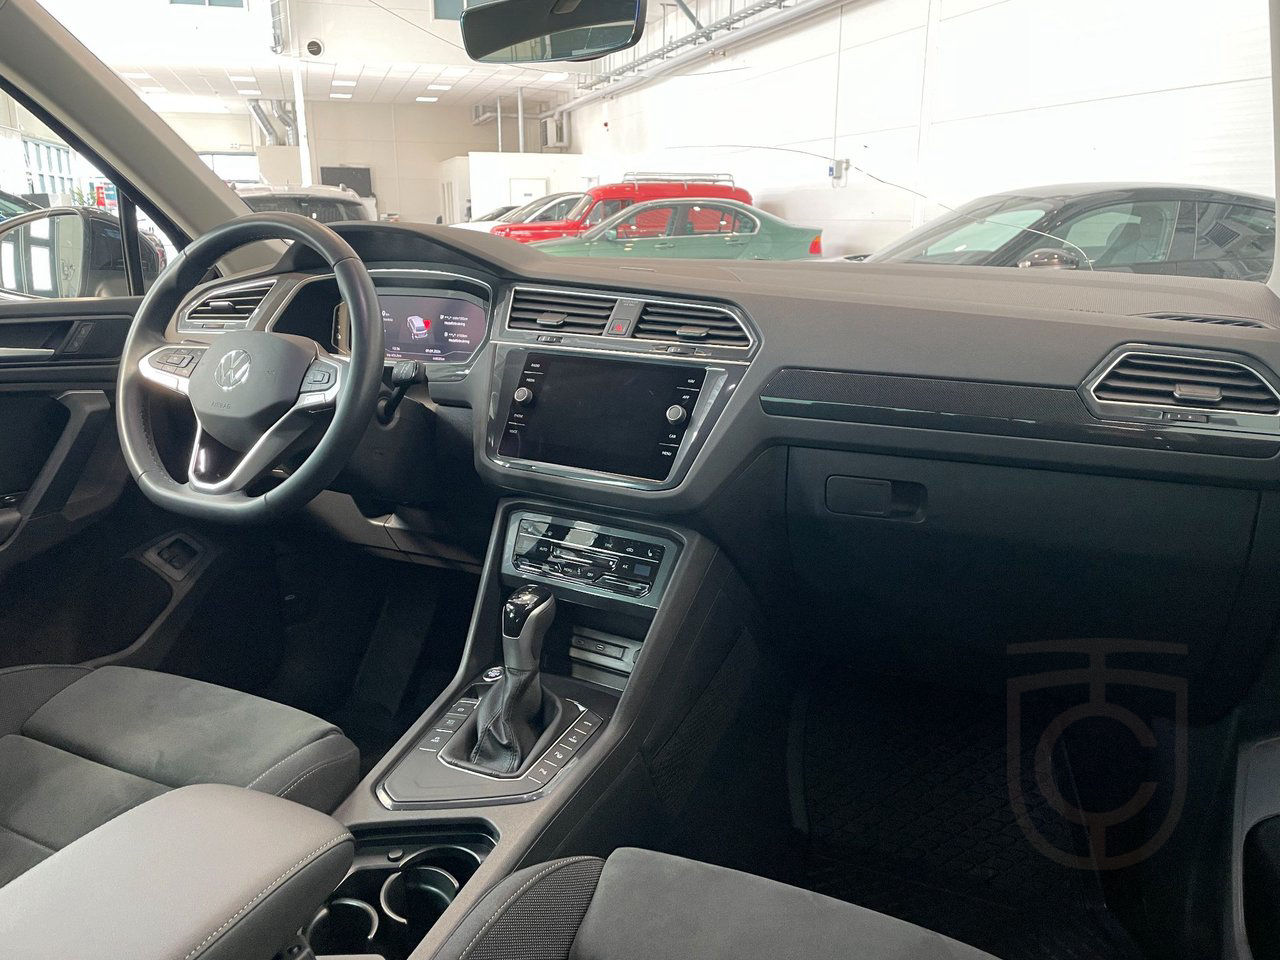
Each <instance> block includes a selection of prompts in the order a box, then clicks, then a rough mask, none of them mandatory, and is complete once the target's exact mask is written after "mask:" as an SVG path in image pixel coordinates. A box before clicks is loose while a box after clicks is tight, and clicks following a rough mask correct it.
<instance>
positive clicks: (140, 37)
mask: <svg viewBox="0 0 1280 960" xmlns="http://www.w3.org/2000/svg"><path fill="white" fill-rule="evenodd" d="M39 2H41V3H43V4H44V5H45V6H46V7H47V8H48V9H49V10H50V11H51V12H52V13H53V14H54V16H55V17H57V19H58V20H59V21H60V22H61V23H62V24H63V25H64V26H66V27H67V29H68V30H70V31H71V33H72V34H73V35H74V36H75V37H76V38H78V39H79V40H80V41H81V42H83V43H84V44H85V45H86V46H87V47H88V48H89V49H90V50H91V51H92V52H93V53H94V54H95V55H97V56H98V57H99V58H100V59H101V60H102V61H103V62H104V63H106V64H107V65H108V66H109V67H111V68H112V69H113V70H115V71H116V72H117V73H118V74H119V76H120V77H121V78H123V80H124V81H125V82H126V83H127V84H128V85H129V86H130V87H132V88H133V90H134V91H136V93H137V94H138V96H139V98H140V99H141V102H142V103H143V104H145V105H146V106H147V107H149V108H150V109H152V110H154V111H155V112H156V113H158V114H159V116H160V117H161V118H162V119H163V120H165V121H166V122H167V123H168V124H169V125H170V126H171V127H172V128H173V129H174V130H175V131H176V132H177V133H178V134H179V135H180V136H181V137H182V138H183V139H184V140H185V141H186V142H187V143H188V144H190V146H191V148H192V149H193V151H195V153H196V154H198V155H199V157H200V158H201V160H203V162H205V163H206V164H208V165H209V166H210V168H211V169H213V170H214V172H215V173H216V174H217V176H218V177H219V178H221V179H223V180H224V181H226V182H228V183H231V184H235V185H238V186H239V187H241V188H245V189H247V188H249V187H263V186H266V187H273V188H282V187H283V188H290V189H293V188H297V189H299V190H305V189H307V188H310V187H313V186H321V185H328V186H338V185H343V186H344V187H345V188H346V189H349V190H351V191H353V192H354V193H356V194H358V195H359V197H360V202H361V203H362V204H363V205H364V206H365V208H366V213H367V215H368V216H370V217H373V218H375V219H382V220H403V221H408V222H413V223H426V224H445V225H458V226H460V227H461V226H463V225H466V228H467V229H472V230H476V229H478V230H483V231H496V232H497V233H498V235H500V236H504V237H507V238H509V239H510V240H511V241H512V242H518V243H525V244H541V243H550V242H554V241H561V240H580V239H583V237H584V235H586V236H588V237H590V238H598V237H600V236H601V235H602V233H601V231H600V228H601V226H602V225H603V224H605V223H609V222H612V221H614V219H615V218H617V217H618V216H619V215H620V214H623V213H624V212H625V211H626V210H627V208H629V207H630V206H632V205H633V204H635V203H646V202H660V201H664V200H667V201H676V200H680V201H685V200H690V201H697V200H701V201H704V202H711V201H714V200H716V199H731V200H734V201H736V202H739V203H743V204H746V205H747V206H748V207H750V208H751V210H752V212H751V213H750V216H752V217H754V218H755V219H756V220H758V221H759V223H760V227H759V229H758V230H755V231H753V232H750V233H747V232H743V231H736V232H732V231H730V232H726V233H724V234H723V236H722V237H721V239H720V242H718V243H712V242H710V241H706V242H703V241H699V242H671V243H662V244H641V243H636V244H630V245H626V247H625V249H623V248H621V247H620V248H619V249H618V250H616V251H614V254H616V255H617V256H631V257H642V256H643V257H666V258H687V259H742V260H815V259H822V260H830V261H832V262H833V268H838V269H846V270H865V269H870V268H871V267H869V266H868V265H864V264H862V263H854V262H851V261H853V260H868V261H870V262H871V263H872V264H874V263H875V262H881V261H888V262H898V263H905V264H912V265H920V266H921V267H922V268H931V267H935V266H940V265H950V266H953V267H959V266H964V267H975V268H976V267H1005V268H1009V269H1020V268H1025V269H1036V268H1039V267H1044V266H1047V267H1053V268H1056V269H1074V270H1079V271H1084V272H1089V271H1121V272H1141V273H1144V274H1166V275H1171V276H1175V275H1176V276H1198V277H1205V278H1227V279H1242V278H1243V279H1251V280H1259V279H1265V278H1266V277H1267V276H1268V275H1269V273H1270V270H1271V261H1272V259H1273V257H1274V251H1275V240H1274V238H1275V210H1274V196H1275V172H1274V164H1273V150H1272V136H1271V129H1272V116H1271V76H1270V75H1271V58H1270V43H1269V36H1270V29H1269V19H1268V4H1267V0H1228V3H1227V4H1226V5H1225V6H1223V5H1211V4H1168V3H1160V2H1158V0H1134V2H1131V3H1124V4H1102V3H1096V4H1095V3H1093V2H1092V0H1089V2H1088V3H1086V5H1085V7H1083V8H1082V7H1080V5H1079V4H1058V5H1052V4H1044V3H1037V2H1036V0H1006V2H1005V3H989V2H978V3H974V2H963V3H960V2H955V3H944V2H942V0H931V2H923V0H922V2H919V3H916V2H913V0H871V2H865V3H857V4H850V3H844V4H838V3H830V4H828V3H825V2H824V0H805V2H804V3H803V4H802V5H801V6H803V11H801V10H800V9H799V8H798V7H796V6H793V5H785V4H784V5H782V6H779V5H777V4H755V5H753V4H738V5H726V3H725V2H724V0H689V2H688V3H687V4H683V5H680V4H677V5H672V4H656V3H651V4H649V5H648V12H647V14H646V20H645V23H644V30H643V33H642V34H641V36H640V37H639V41H638V42H637V43H636V44H635V45H634V46H630V47H628V48H626V49H622V50H619V51H618V52H615V53H611V54H609V55H607V56H604V57H602V58H600V59H596V60H582V61H577V62H573V61H556V62H528V61H526V62H508V63H503V62H478V61H476V60H472V59H471V58H470V57H468V56H467V54H466V51H465V49H464V45H463V42H462V34H461V31H460V28H459V17H460V15H461V12H462V10H463V9H464V4H462V3H460V2H456V0H404V2H402V3H397V4H389V3H387V2H385V0H377V2H374V0H306V2H303V0H270V2H268V0H116V2H115V3H113V4H111V9H112V15H111V16H109V17H104V16H103V14H102V10H103V6H102V4H101V2H100V0H39ZM496 2H497V3H502V2H504V0H496ZM684 8H687V9H684ZM504 9H505V8H504ZM511 9H512V10H514V7H513V8H511ZM533 46H534V47H536V46H537V45H536V44H534V45H533ZM1046 51H1053V53H1054V55H1055V57H1056V58H1057V60H1058V62H1059V63H1060V64H1070V66H1068V67H1065V68H1060V69H1048V68H1047V67H1046V64H1045V57H1046ZM518 52H520V53H521V56H522V57H526V56H527V57H532V56H534V54H536V53H538V50H535V49H533V47H530V49H528V50H525V49H523V48H521V51H518ZM508 53H510V51H508ZM495 59H501V57H497V58H495ZM1085 64H1087V69H1084V68H1083V66H1084V65H1085ZM10 127H11V128H12V130H13V131H14V132H13V133H12V135H11V140H12V144H11V145H10V146H9V147H8V149H7V150H6V151H0V163H3V164H7V167H8V168H7V169H5V170H3V171H0V191H7V192H9V193H11V194H13V195H14V196H18V197H27V196H31V197H33V198H34V199H35V200H36V202H39V203H44V202H46V200H45V198H46V197H47V198H48V200H47V202H51V203H56V202H63V198H64V197H71V196H72V195H74V191H75V190H77V189H78V190H82V191H83V190H85V188H87V187H88V182H87V178H85V177H80V178H79V179H83V180H86V182H85V183H84V184H83V185H81V184H79V183H78V182H75V183H73V182H72V181H73V180H76V179H77V178H76V177H72V178H69V179H68V178H67V177H66V175H65V174H64V173H62V172H60V171H59V170H58V169H57V167H56V162H57V161H58V157H57V156H53V157H52V158H49V157H45V156H44V154H43V151H42V150H41V151H34V147H33V148H32V149H33V151H34V152H32V153H31V154H30V155H28V156H24V154H23V153H22V149H23V142H24V141H30V142H31V143H32V144H37V143H39V144H43V143H44V142H45V140H47V137H45V136H44V134H43V133H39V132H36V133H32V132H25V133H24V132H23V130H22V129H20V127H21V124H20V123H17V122H16V121H15V122H13V123H11V124H10ZM4 129H7V128H6V127H5V121H4V118H3V114H2V113H0V131H3V130H4ZM6 158H7V159H6ZM49 162H53V163H55V167H54V168H53V170H49V169H46V165H47V164H48V163H49ZM51 174H52V178H51V177H50V175H51ZM41 176H44V177H45V181H41V180H40V177H41ZM41 182H45V184H46V186H45V188H44V189H42V188H41V186H40V183H41ZM49 183H52V184H53V185H54V187H53V188H52V189H51V188H50V187H49V186H48V184H49ZM619 188H625V189H619ZM1157 190H1158V191H1160V192H1153V191H1157ZM597 197H607V198H608V199H600V200H597V199H596V198H597ZM271 203H276V204H277V205H279V204H283V201H278V202H277V201H268V200H265V199H260V200H255V201H253V202H252V205H253V206H255V207H257V208H264V207H265V206H266V205H267V204H271ZM285 208H286V209H295V208H293V207H285ZM504 208H511V209H509V210H508V211H507V212H505V213H501V214H500V215H499V211H501V210H503V209H504ZM320 210H321V208H320V207H319V206H313V207H311V209H310V210H309V211H308V212H307V215H315V216H316V217H317V219H322V220H328V219H331V218H332V219H345V218H348V217H351V216H355V215H359V214H358V213H357V212H356V211H355V210H354V208H346V209H342V210H338V209H335V208H334V207H333V206H329V207H325V208H324V210H325V211H327V212H319V211H320ZM485 211H487V213H485V214H484V216H485V217H486V218H488V219H481V217H480V216H478V215H477V214H479V213H481V212H485ZM1076 218H1083V219H1076ZM494 220H496V221H497V222H496V223H495V222H494ZM675 239H677V240H678V239H679V238H675ZM614 254H611V255H614ZM600 255H603V254H600Z"/></svg>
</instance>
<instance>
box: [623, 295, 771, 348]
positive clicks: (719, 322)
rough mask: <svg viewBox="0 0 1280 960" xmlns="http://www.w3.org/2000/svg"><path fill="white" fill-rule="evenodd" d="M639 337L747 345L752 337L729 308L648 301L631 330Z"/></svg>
mask: <svg viewBox="0 0 1280 960" xmlns="http://www.w3.org/2000/svg"><path fill="white" fill-rule="evenodd" d="M632 336H634V337H635V338H636V339H637V340H670V341H672V342H674V343H702V344H707V345H709V346H718V347H745V346H748V345H750V343H751V338H750V336H748V335H747V331H746V330H745V329H743V326H742V324H741V323H740V322H739V321H738V318H737V317H735V316H734V315H733V314H732V313H730V312H729V311H728V310H724V309H722V308H720V307H703V306H695V305H693V304H688V303H646V304H645V305H644V309H643V310H642V311H641V312H640V319H639V320H638V321H637V322H636V329H635V332H634V333H633V334H632Z"/></svg>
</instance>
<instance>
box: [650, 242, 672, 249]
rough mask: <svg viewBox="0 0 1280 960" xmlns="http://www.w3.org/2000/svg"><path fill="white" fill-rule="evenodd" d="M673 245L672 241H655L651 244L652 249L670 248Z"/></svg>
mask: <svg viewBox="0 0 1280 960" xmlns="http://www.w3.org/2000/svg"><path fill="white" fill-rule="evenodd" d="M674 246H675V244H674V243H671V242H667V243H655V244H654V245H653V249H655V250H670V249H671V248H672V247H674Z"/></svg>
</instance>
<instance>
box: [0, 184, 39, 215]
mask: <svg viewBox="0 0 1280 960" xmlns="http://www.w3.org/2000/svg"><path fill="white" fill-rule="evenodd" d="M39 209H40V205H39V204H38V203H32V202H31V201H30V200H24V199H23V198H22V197H16V196H14V195H13V194H12V193H5V192H4V191H3V190H0V220H7V219H9V218H10V217H16V216H18V215H19V214H21V213H30V212H31V211H32V210H39Z"/></svg>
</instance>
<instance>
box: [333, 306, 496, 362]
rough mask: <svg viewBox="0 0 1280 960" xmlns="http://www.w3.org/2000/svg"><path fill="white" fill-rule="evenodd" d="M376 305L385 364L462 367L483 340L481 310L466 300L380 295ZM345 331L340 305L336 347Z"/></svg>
mask: <svg viewBox="0 0 1280 960" xmlns="http://www.w3.org/2000/svg"><path fill="white" fill-rule="evenodd" d="M378 303H379V304H380V305H381V307H382V336H383V340H384V342H385V344H386V350H387V359H388V360H428V361H434V362H436V363H462V362H465V361H466V360H468V359H470V357H471V355H472V354H473V353H475V352H476V348H478V347H479V346H480V344H481V342H482V341H483V340H484V335H485V330H486V327H487V319H486V316H485V309H484V307H482V306H480V304H478V303H473V302H472V301H470V300H463V299H460V298H458V297H429V296H421V295H418V294H408V293H406V294H400V293H384V294H381V295H379V297H378ZM349 329H350V325H349V323H348V322H347V310H346V304H341V305H340V306H339V307H338V316H337V337H338V339H339V342H340V345H342V344H345V343H346V339H345V338H346V336H347V331H348V330H349Z"/></svg>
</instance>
